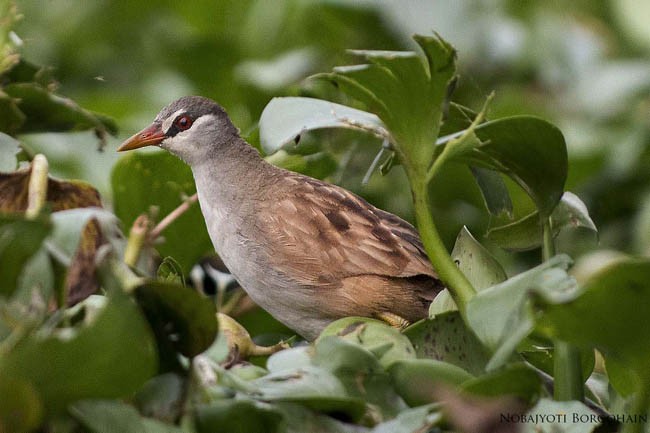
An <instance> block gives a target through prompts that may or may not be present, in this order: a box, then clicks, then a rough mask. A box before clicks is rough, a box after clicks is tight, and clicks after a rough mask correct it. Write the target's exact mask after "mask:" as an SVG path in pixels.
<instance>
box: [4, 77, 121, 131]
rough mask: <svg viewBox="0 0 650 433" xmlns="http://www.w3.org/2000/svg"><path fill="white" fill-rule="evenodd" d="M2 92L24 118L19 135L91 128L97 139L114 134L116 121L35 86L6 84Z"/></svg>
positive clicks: (34, 84)
mask: <svg viewBox="0 0 650 433" xmlns="http://www.w3.org/2000/svg"><path fill="white" fill-rule="evenodd" d="M3 90H4V91H5V92H6V93H7V94H8V95H9V96H11V97H12V98H15V99H17V100H18V102H17V106H18V108H19V109H20V111H21V112H23V113H24V114H25V116H26V119H25V122H24V123H23V124H22V125H21V128H20V132H21V133H30V132H65V131H82V130H87V129H94V130H95V131H97V133H98V134H100V136H103V135H106V134H107V133H109V134H112V135H115V134H116V133H117V127H116V125H115V122H113V121H112V120H110V119H108V118H107V117H105V116H99V115H97V114H95V113H92V112H90V111H88V110H86V109H84V108H81V107H80V106H79V105H77V103H75V102H74V101H72V100H71V99H68V98H64V97H62V96H59V95H55V94H54V93H52V92H50V91H49V90H48V89H46V88H44V87H42V86H41V85H39V84H36V83H14V84H9V85H7V86H5V87H4V88H3Z"/></svg>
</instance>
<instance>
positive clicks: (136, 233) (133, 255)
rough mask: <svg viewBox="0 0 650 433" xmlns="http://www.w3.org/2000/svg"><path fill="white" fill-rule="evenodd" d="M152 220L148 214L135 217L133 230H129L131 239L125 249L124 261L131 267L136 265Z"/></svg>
mask: <svg viewBox="0 0 650 433" xmlns="http://www.w3.org/2000/svg"><path fill="white" fill-rule="evenodd" d="M149 226H150V221H149V217H147V215H146V214H142V215H140V216H139V217H137V218H136V219H135V221H134V222H133V225H132V226H131V230H130V231H129V239H128V241H127V243H126V248H125V249H124V263H126V264H127V265H129V266H131V267H135V265H136V264H137V263H138V259H139V258H140V252H141V251H142V247H143V246H144V243H145V241H146V239H147V231H148V230H149Z"/></svg>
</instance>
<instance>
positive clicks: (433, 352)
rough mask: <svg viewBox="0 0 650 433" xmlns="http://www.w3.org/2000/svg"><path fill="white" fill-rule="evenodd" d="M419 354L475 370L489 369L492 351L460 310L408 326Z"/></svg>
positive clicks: (475, 373) (472, 371)
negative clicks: (488, 349)
mask: <svg viewBox="0 0 650 433" xmlns="http://www.w3.org/2000/svg"><path fill="white" fill-rule="evenodd" d="M404 335H406V336H407V337H408V338H409V339H410V340H411V342H412V343H413V347H414V348H415V352H416V354H417V356H418V358H429V359H435V360H438V361H444V362H447V363H450V364H454V365H457V366H459V367H461V368H462V369H464V370H466V371H468V372H469V373H471V374H474V375H479V374H482V373H483V372H484V371H485V365H486V364H487V362H488V361H489V359H490V356H489V354H488V353H487V351H486V350H485V348H484V347H483V345H482V344H481V342H480V341H479V340H478V339H477V338H476V336H475V335H474V334H473V333H472V331H471V330H469V329H468V328H467V326H466V325H465V323H464V322H463V319H462V318H461V317H460V314H459V313H458V312H457V311H452V312H447V313H443V314H438V315H437V316H436V317H435V318H433V319H425V320H421V321H419V322H417V323H415V324H413V325H412V326H410V327H408V328H406V329H405V330H404Z"/></svg>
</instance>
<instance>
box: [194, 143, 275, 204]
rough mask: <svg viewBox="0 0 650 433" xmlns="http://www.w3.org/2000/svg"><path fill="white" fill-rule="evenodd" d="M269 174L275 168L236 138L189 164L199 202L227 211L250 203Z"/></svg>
mask: <svg viewBox="0 0 650 433" xmlns="http://www.w3.org/2000/svg"><path fill="white" fill-rule="evenodd" d="M273 170H276V169H275V167H273V166H271V165H270V164H268V163H267V162H266V161H264V159H262V157H261V156H260V154H259V152H258V151H257V150H256V149H254V148H253V147H251V146H250V145H249V144H248V143H246V142H245V141H244V140H243V139H241V138H239V137H236V138H234V139H233V140H232V141H231V142H230V143H228V144H227V145H224V146H220V147H219V148H218V149H214V151H213V152H210V153H209V154H208V155H206V157H205V158H203V159H202V160H201V161H196V162H195V163H194V164H192V173H193V174H194V179H195V182H196V187H197V190H198V192H199V198H200V199H201V201H206V202H207V203H204V204H208V203H209V204H211V205H215V206H220V207H225V208H228V209H231V208H234V207H238V204H241V202H242V201H247V200H249V199H251V198H252V199H254V198H255V197H256V196H257V195H258V194H259V192H260V186H261V185H262V184H264V183H265V179H266V178H268V176H269V175H271V172H272V171H273Z"/></svg>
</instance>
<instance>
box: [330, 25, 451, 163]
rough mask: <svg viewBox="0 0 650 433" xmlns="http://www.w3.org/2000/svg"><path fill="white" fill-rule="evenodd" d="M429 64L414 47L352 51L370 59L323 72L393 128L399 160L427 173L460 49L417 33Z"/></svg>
mask: <svg viewBox="0 0 650 433" xmlns="http://www.w3.org/2000/svg"><path fill="white" fill-rule="evenodd" d="M414 39H415V41H416V42H417V43H418V44H419V45H420V47H421V48H422V50H423V51H424V53H425V56H426V60H427V63H426V65H425V63H423V62H422V59H421V57H420V56H419V55H417V54H416V53H414V52H410V51H352V53H353V54H355V55H357V56H361V57H363V58H364V59H365V60H366V61H367V62H368V63H367V64H363V65H355V66H347V67H339V68H335V69H334V71H333V72H332V73H330V74H323V75H321V76H322V77H326V78H327V79H329V80H332V81H334V82H336V83H337V84H338V85H339V87H340V89H341V90H342V91H343V92H345V93H347V94H348V95H350V96H352V97H353V98H355V99H358V100H359V101H361V102H363V103H364V104H366V105H367V106H368V108H369V109H370V111H373V112H375V113H376V114H377V115H378V116H379V118H380V119H381V120H382V121H383V123H384V124H385V125H386V128H387V129H388V131H389V133H390V137H391V142H392V144H393V145H395V148H396V151H397V154H398V155H399V157H400V160H402V162H403V163H404V164H406V165H407V166H408V167H409V169H413V170H416V171H417V172H419V173H423V172H425V171H426V169H427V168H428V167H429V165H430V164H431V162H432V160H433V155H434V152H435V146H434V145H433V143H434V142H435V140H436V137H437V136H438V132H439V130H440V125H441V121H442V111H443V103H444V99H445V96H446V93H447V86H448V83H449V82H450V80H451V78H452V77H453V75H454V73H455V70H456V68H455V56H456V55H455V51H454V49H453V48H452V47H451V45H449V44H448V43H446V42H445V41H443V40H442V39H441V38H439V37H427V36H421V35H417V36H415V37H414Z"/></svg>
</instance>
